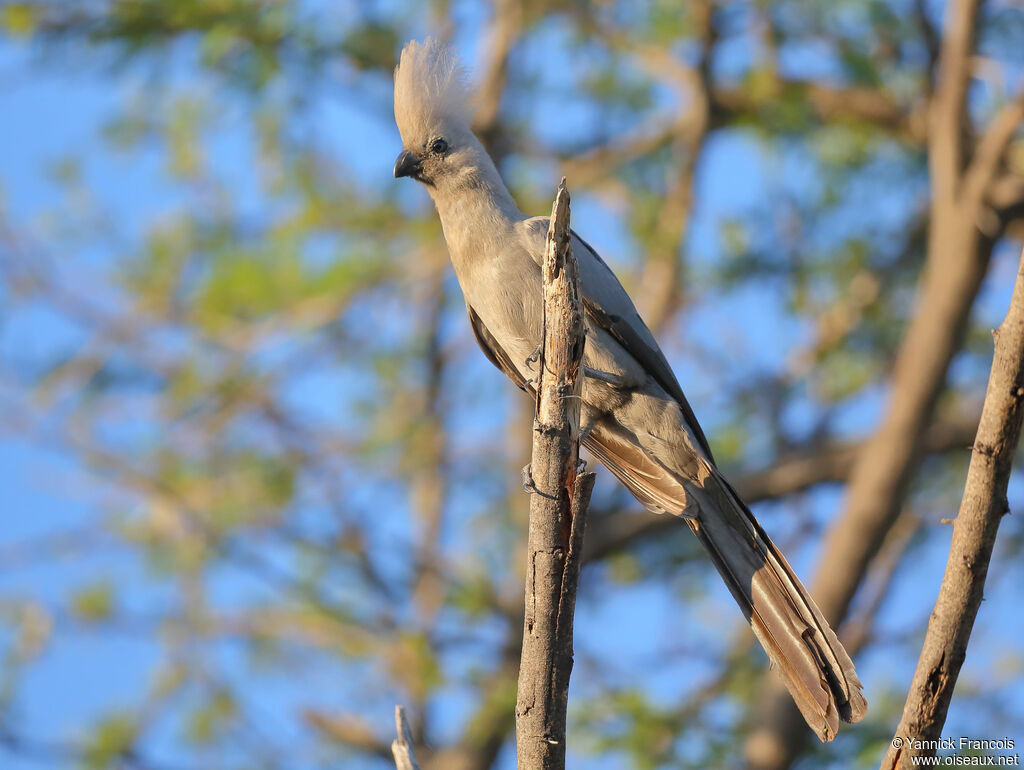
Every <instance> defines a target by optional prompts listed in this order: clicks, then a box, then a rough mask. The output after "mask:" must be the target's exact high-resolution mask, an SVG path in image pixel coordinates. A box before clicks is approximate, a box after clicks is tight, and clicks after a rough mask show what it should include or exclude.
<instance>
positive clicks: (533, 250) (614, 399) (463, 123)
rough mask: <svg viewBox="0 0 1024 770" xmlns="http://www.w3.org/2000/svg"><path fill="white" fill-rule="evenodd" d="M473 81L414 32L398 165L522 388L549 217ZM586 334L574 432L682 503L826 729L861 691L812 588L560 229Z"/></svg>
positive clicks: (641, 497) (399, 106) (587, 257)
mask: <svg viewBox="0 0 1024 770" xmlns="http://www.w3.org/2000/svg"><path fill="white" fill-rule="evenodd" d="M471 104H472V92H471V89H470V87H469V85H468V78H467V75H466V72H465V70H464V68H463V67H462V65H461V64H460V62H459V60H458V58H457V56H456V55H455V53H454V52H453V50H452V49H451V48H450V47H449V46H447V45H446V44H444V43H442V42H441V41H438V40H436V39H433V38H428V39H426V40H425V41H423V42H419V41H415V40H414V41H411V42H409V43H408V44H407V45H406V46H405V47H404V48H403V49H402V52H401V55H400V57H399V60H398V66H397V67H396V68H395V74H394V110H395V122H396V124H397V126H398V131H399V134H400V135H401V139H402V150H401V152H400V154H399V155H398V157H397V159H396V161H395V166H394V176H395V178H396V179H398V178H411V179H414V180H417V181H418V182H420V183H422V184H423V185H424V186H425V187H426V189H427V191H428V193H429V195H430V197H431V198H432V199H433V202H434V205H435V207H436V209H437V213H438V216H439V217H440V220H441V227H442V230H443V234H444V239H445V242H446V244H447V247H448V252H449V255H450V257H451V262H452V266H453V268H454V271H455V276H456V278H457V279H458V283H459V286H460V287H461V289H462V293H463V297H464V299H465V301H466V308H467V311H468V315H469V323H470V327H471V329H472V331H473V334H474V336H475V338H476V341H477V343H478V344H479V345H480V348H481V349H482V350H483V352H484V354H485V355H486V356H487V358H488V359H490V361H491V363H492V364H494V365H495V366H496V367H497V368H498V369H500V370H501V371H502V372H504V373H505V374H506V375H507V376H508V378H509V379H511V380H512V381H513V382H514V383H515V384H516V385H517V386H519V388H521V389H523V390H526V391H528V392H532V389H533V382H534V379H535V377H536V374H537V373H536V372H535V371H533V367H534V362H535V360H536V356H535V355H534V352H535V351H536V350H537V349H538V347H539V345H540V343H541V339H542V318H543V284H542V274H541V265H542V260H543V255H544V247H545V238H546V234H547V231H548V224H549V219H548V218H547V217H528V216H526V215H525V214H523V213H522V212H521V211H520V210H519V208H518V206H517V205H516V202H515V200H514V199H513V198H512V195H511V193H510V192H509V190H508V188H507V187H506V186H505V184H504V182H503V181H502V178H501V175H500V174H499V172H498V170H497V167H496V166H495V164H494V161H493V160H492V159H491V157H490V155H489V154H488V152H487V150H486V149H485V148H484V146H483V144H482V143H481V142H480V140H479V139H478V138H477V137H476V136H475V134H474V133H473V130H472V108H471ZM572 249H573V252H574V254H575V256H576V259H577V262H578V266H579V281H580V291H581V294H582V298H583V305H584V314H585V319H584V324H585V328H586V346H585V353H584V383H583V388H582V405H581V417H580V425H581V428H580V436H581V440H582V444H583V446H584V447H585V448H586V449H587V450H588V451H589V452H590V454H591V455H593V456H594V457H595V458H596V459H597V460H598V461H599V462H600V463H601V464H603V465H604V466H605V467H607V468H608V470H609V471H611V473H612V475H613V476H615V478H616V479H618V480H619V481H620V482H621V483H622V484H623V485H625V487H626V488H627V489H628V490H629V491H630V492H631V493H632V494H633V495H634V496H635V497H636V498H637V500H638V501H639V502H640V503H642V504H643V505H644V506H645V507H646V508H647V509H649V510H651V511H653V512H655V513H662V514H672V515H675V516H678V517H680V518H681V519H682V520H683V521H685V523H686V524H687V525H688V526H689V528H690V530H691V531H692V532H693V534H694V535H696V536H697V539H698V540H699V541H700V543H701V544H702V545H703V546H704V547H705V548H706V549H707V552H708V553H709V555H710V557H711V560H712V562H713V563H714V565H715V567H716V568H717V569H718V572H719V574H720V575H721V577H722V578H723V580H724V581H725V583H726V585H727V586H728V588H729V590H730V591H731V593H732V595H733V597H734V598H735V600H736V602H737V603H738V604H739V606H740V609H741V610H742V611H743V613H744V615H745V616H746V618H747V620H748V622H749V623H750V625H751V628H752V629H753V632H754V635H755V636H756V638H757V639H758V641H759V642H760V643H761V646H762V647H763V648H764V650H765V652H766V653H767V655H768V658H769V660H770V663H771V664H772V668H774V669H775V670H776V671H777V672H778V673H779V674H780V675H781V677H782V680H783V682H784V683H785V685H786V687H787V689H788V690H789V692H790V694H791V695H792V697H793V700H794V701H795V702H796V705H797V707H798V708H799V709H800V712H801V713H802V715H803V717H804V719H805V720H806V722H807V724H808V725H809V726H810V728H811V729H812V730H813V731H814V733H815V734H816V735H817V736H818V737H819V739H821V740H822V741H823V742H824V741H829V740H831V739H832V738H834V737H835V735H836V733H837V732H838V724H839V720H843V721H846V722H856V721H858V720H859V719H861V718H862V717H863V716H864V714H865V712H866V710H867V701H866V699H865V697H864V695H863V692H862V689H863V688H862V685H861V683H860V680H859V679H858V677H857V673H856V670H855V669H854V665H853V662H852V661H851V659H850V656H849V655H848V654H847V652H846V650H845V649H844V647H843V645H842V643H841V642H840V641H839V639H838V638H837V636H836V634H835V632H834V631H833V630H832V629H831V627H830V626H829V624H828V622H827V621H826V620H825V618H824V617H823V615H822V613H821V612H820V610H819V609H818V607H817V605H815V603H814V600H813V599H812V598H811V595H810V593H809V592H808V591H807V589H806V588H805V587H804V586H803V584H802V583H801V582H800V580H799V578H798V577H797V576H796V573H795V572H794V571H793V569H792V568H791V567H790V566H789V563H788V562H787V561H786V558H785V556H783V554H782V553H781V552H780V551H779V549H778V548H777V547H776V546H775V544H774V543H773V542H772V541H771V539H770V538H769V537H768V535H767V534H766V533H765V531H764V529H763V528H762V527H761V525H760V524H759V523H758V521H757V519H756V518H755V517H754V515H753V514H752V513H751V511H750V509H749V508H748V507H747V506H746V504H745V503H744V502H743V501H742V500H741V499H740V497H739V495H738V494H737V493H736V491H735V490H734V489H733V487H732V486H731V485H730V484H729V482H728V481H727V480H726V478H725V476H724V475H723V474H722V473H721V472H720V471H719V469H718V467H717V466H716V464H715V461H714V457H713V455H712V452H711V447H710V445H709V444H708V440H707V437H706V436H705V435H704V431H703V430H702V429H701V426H700V424H699V423H698V422H697V418H696V416H695V415H694V413H693V410H692V409H691V407H690V405H689V403H688V402H687V400H686V397H685V396H684V395H683V391H682V388H681V387H680V385H679V382H678V380H677V379H676V376H675V374H674V373H673V371H672V368H671V367H670V365H669V363H668V361H667V359H666V358H665V355H664V354H663V353H662V351H661V348H660V347H659V346H658V343H657V341H656V340H655V338H654V335H653V334H652V333H651V331H650V330H649V329H648V327H647V326H646V324H645V323H644V321H643V320H642V318H641V317H640V314H639V313H638V312H637V309H636V307H635V306H634V304H633V301H632V300H631V299H630V297H629V295H628V294H627V292H626V290H625V289H624V288H623V286H622V284H621V283H620V282H619V280H618V279H617V278H616V276H615V274H614V273H613V272H612V270H611V269H610V268H609V267H608V265H607V264H606V263H605V262H604V260H602V258H601V257H600V256H599V255H598V254H597V252H596V251H595V250H594V249H593V248H591V246H590V245H589V244H588V243H587V242H586V241H584V240H583V239H582V238H580V237H579V235H578V234H576V233H575V232H573V233H572Z"/></svg>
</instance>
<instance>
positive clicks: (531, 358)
mask: <svg viewBox="0 0 1024 770" xmlns="http://www.w3.org/2000/svg"><path fill="white" fill-rule="evenodd" d="M541 352H542V347H541V346H540V345H538V346H537V347H536V348H534V349H533V352H532V353H530V355H528V356H527V357H526V360H525V361H524V362H523V363H524V364H525V365H526V368H527V369H531V370H532V369H533V365H534V363H536V362H537V361H538V360H539V359H540V354H541Z"/></svg>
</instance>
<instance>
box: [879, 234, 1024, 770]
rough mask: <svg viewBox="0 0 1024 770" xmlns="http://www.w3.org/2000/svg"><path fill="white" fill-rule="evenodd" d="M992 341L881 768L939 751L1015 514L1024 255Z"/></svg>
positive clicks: (1023, 375)
mask: <svg viewBox="0 0 1024 770" xmlns="http://www.w3.org/2000/svg"><path fill="white" fill-rule="evenodd" d="M993 336H994V337H995V341H996V342H995V355H994V357H993V360H992V373H991V375H990V376H989V381H988V389H987V391H986V393H985V406H984V407H983V409H982V412H981V423H980V425H979V426H978V435H977V438H976V439H975V441H974V448H973V451H972V454H971V464H970V467H969V469H968V471H967V482H966V484H965V486H964V496H963V500H962V501H961V503H960V513H959V515H958V516H957V518H956V521H955V522H954V524H953V542H952V544H951V546H950V549H949V559H948V560H947V562H946V573H945V575H944V576H943V578H942V585H941V586H940V588H939V598H938V600H937V601H936V602H935V609H934V610H932V614H931V618H930V620H929V621H928V631H927V633H926V634H925V639H924V646H923V648H922V650H921V657H920V658H919V659H918V661H917V670H916V671H915V672H914V679H913V683H912V684H911V688H910V694H909V696H908V697H907V702H906V705H905V706H904V708H903V717H902V719H901V720H900V724H899V727H897V728H896V735H895V737H894V738H893V740H892V742H891V744H890V746H889V751H888V752H887V753H886V755H885V759H884V760H883V761H882V765H881V767H882V768H883V770H892V769H893V768H909V767H911V766H912V765H911V762H912V758H913V757H921V756H932V755H934V754H935V749H934V748H931V749H929V748H925V747H923V746H920V745H918V744H917V743H916V742H917V741H936V740H938V739H939V738H940V733H941V730H942V726H943V724H945V721H946V711H947V710H948V708H949V701H950V698H951V697H952V695H953V687H954V686H955V685H956V680H957V676H958V675H959V673H960V667H961V666H962V665H963V662H964V658H965V657H966V655H967V643H968V641H969V640H970V638H971V628H972V627H973V626H974V619H975V618H976V617H977V615H978V608H979V607H980V605H981V600H982V594H983V592H984V588H985V576H986V575H987V573H988V564H989V560H990V559H991V558H992V548H993V546H994V545H995V539H996V531H997V530H998V529H999V522H1000V521H1001V520H1002V518H1003V515H1004V514H1006V513H1009V505H1008V503H1007V499H1006V487H1007V484H1008V483H1009V480H1010V469H1011V468H1012V465H1013V455H1014V451H1015V450H1016V448H1017V442H1018V441H1019V439H1020V430H1021V421H1022V419H1024V254H1022V255H1021V265H1020V267H1019V269H1018V271H1017V282H1016V285H1015V286H1014V290H1013V296H1012V298H1011V299H1010V309H1009V311H1007V314H1006V318H1005V319H1004V320H1003V323H1002V325H1001V326H1000V327H999V329H998V330H996V331H995V332H993Z"/></svg>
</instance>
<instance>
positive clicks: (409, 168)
mask: <svg viewBox="0 0 1024 770" xmlns="http://www.w3.org/2000/svg"><path fill="white" fill-rule="evenodd" d="M422 168H423V166H422V161H420V156H419V155H416V154H414V153H411V152H409V151H408V150H402V152H401V154H400V155H399V156H398V158H397V159H396V160H395V179H400V178H401V177H403V176H411V177H415V176H416V175H417V174H418V173H419V172H420V170H421V169H422Z"/></svg>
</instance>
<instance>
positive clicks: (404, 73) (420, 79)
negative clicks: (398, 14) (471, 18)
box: [395, 38, 480, 187]
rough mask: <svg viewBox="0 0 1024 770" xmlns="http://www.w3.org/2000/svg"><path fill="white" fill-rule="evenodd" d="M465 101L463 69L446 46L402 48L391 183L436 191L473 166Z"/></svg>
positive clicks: (473, 150) (428, 44)
mask: <svg viewBox="0 0 1024 770" xmlns="http://www.w3.org/2000/svg"><path fill="white" fill-rule="evenodd" d="M469 101H470V100H469V90H468V88H467V86H466V82H465V77H464V74H463V71H462V68H461V67H460V66H459V62H458V60H457V59H456V57H455V55H454V54H453V53H452V51H451V50H450V49H449V48H448V47H446V46H445V45H443V44H442V43H440V42H438V41H437V40H434V39H432V38H427V40H426V41H425V42H423V43H419V42H416V41H415V40H414V41H412V42H411V43H409V44H408V45H406V47H405V48H404V49H402V56H401V58H400V60H399V64H398V67H396V68H395V122H396V123H397V124H398V132H399V133H400V134H401V135H402V152H401V154H399V156H398V159H397V160H396V161H395V178H398V177H404V176H408V177H412V178H413V179H417V180H419V181H420V182H423V183H424V184H426V185H428V186H430V187H436V186H437V185H439V184H443V183H445V182H446V181H450V180H451V179H453V178H457V177H459V176H460V175H461V174H462V173H463V172H465V171H466V170H467V169H468V168H471V167H472V165H473V164H474V162H475V161H476V160H477V156H478V152H479V150H480V145H479V142H478V141H477V140H476V138H475V137H474V136H473V132H472V130H471V129H470V121H471V116H470V107H469Z"/></svg>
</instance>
